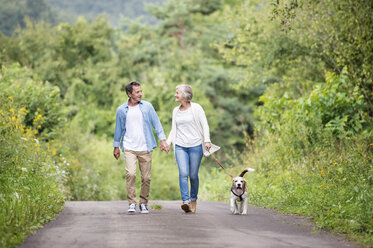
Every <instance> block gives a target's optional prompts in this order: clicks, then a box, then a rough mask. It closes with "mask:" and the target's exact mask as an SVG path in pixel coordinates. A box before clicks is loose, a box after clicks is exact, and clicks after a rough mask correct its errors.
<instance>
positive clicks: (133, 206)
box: [128, 203, 136, 213]
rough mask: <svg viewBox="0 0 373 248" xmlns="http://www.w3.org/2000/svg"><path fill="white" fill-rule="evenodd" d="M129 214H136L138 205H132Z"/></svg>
mask: <svg viewBox="0 0 373 248" xmlns="http://www.w3.org/2000/svg"><path fill="white" fill-rule="evenodd" d="M128 213H136V204H135V203H132V204H131V205H130V206H129V208H128Z"/></svg>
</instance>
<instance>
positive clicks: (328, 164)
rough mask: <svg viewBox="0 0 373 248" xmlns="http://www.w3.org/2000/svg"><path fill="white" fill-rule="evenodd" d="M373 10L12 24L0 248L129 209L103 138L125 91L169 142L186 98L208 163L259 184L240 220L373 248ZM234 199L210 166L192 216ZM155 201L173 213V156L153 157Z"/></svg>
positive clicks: (283, 9)
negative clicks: (206, 134) (96, 204)
mask: <svg viewBox="0 0 373 248" xmlns="http://www.w3.org/2000/svg"><path fill="white" fill-rule="evenodd" d="M1 1H2V2H6V1H5V0H1ZM26 2H28V1H26ZM26 2H25V3H26ZM39 2H40V3H41V5H39V7H43V9H44V10H45V11H46V12H44V14H43V16H44V15H45V16H47V14H48V15H50V13H51V12H50V9H49V7H48V5H47V1H46V2H44V1H42V0H40V1H39ZM155 3H158V1H157V2H155ZM7 4H8V5H6V6H8V7H9V8H10V7H11V6H13V5H12V4H11V3H10V1H9V2H7ZM4 6H5V5H4ZM20 6H23V7H22V13H21V14H22V15H28V14H27V13H34V12H35V11H36V10H37V9H38V8H37V7H38V6H32V5H25V4H23V5H20ZM8 7H7V8H8ZM13 7H14V6H13ZM13 7H12V11H15V12H17V10H16V9H15V8H13ZM372 7H373V6H372V3H371V2H370V1H360V2H358V3H357V2H356V1H352V0H338V1H337V0H327V1H323V3H319V2H318V1H311V0H304V1H292V0H286V1H269V2H268V1H261V0H254V1H224V2H223V1H220V0H214V1H211V0H209V1H204V0H193V1H181V0H169V1H165V2H164V4H163V5H156V4H154V5H149V6H148V11H149V13H150V14H151V15H152V16H154V17H155V18H157V19H158V22H157V23H158V24H157V25H148V24H144V23H141V22H140V21H138V20H136V21H134V20H128V19H123V27H124V29H122V28H120V29H119V28H114V27H112V26H111V25H110V24H109V21H108V20H107V19H105V18H104V17H99V18H98V19H96V20H94V21H93V22H91V23H90V22H88V21H87V20H86V19H85V18H79V19H77V21H76V22H75V23H73V24H68V23H58V22H57V23H55V22H54V21H51V20H50V21H48V19H47V18H44V19H43V18H41V17H40V18H39V17H38V18H36V17H34V19H32V18H33V16H32V15H31V14H30V15H29V16H30V18H31V19H23V20H22V25H21V26H20V27H18V29H16V30H14V27H15V25H16V24H15V23H16V22H19V21H20V20H19V18H18V19H17V21H16V20H15V21H14V23H13V24H12V25H9V26H7V27H8V28H7V29H4V30H6V31H3V33H4V35H0V67H1V70H0V102H1V104H0V141H1V147H0V161H1V165H0V189H1V191H0V246H1V247H14V246H16V245H17V244H20V243H22V241H23V239H24V238H25V237H26V236H27V235H29V234H30V233H32V232H33V231H35V230H36V229H37V228H39V227H41V226H42V225H43V224H45V223H46V222H48V221H50V220H51V219H53V218H54V216H55V214H57V213H59V212H60V211H61V210H62V209H63V206H64V202H65V201H66V200H98V201H101V200H120V199H126V189H125V170H124V163H123V160H122V159H123V158H121V159H120V160H119V161H116V160H115V159H114V158H113V155H112V150H113V148H112V138H113V131H114V125H115V111H116V108H117V107H118V106H119V105H120V104H122V103H123V102H124V101H126V99H127V98H126V96H125V92H124V87H125V85H126V84H127V83H128V82H129V81H131V80H137V81H140V82H141V83H142V86H143V91H144V99H145V100H147V101H150V102H151V103H152V104H153V106H154V107H155V109H156V111H157V113H158V115H159V117H160V119H161V121H162V124H163V127H164V129H165V132H166V134H168V132H169V131H170V127H171V115H172V114H171V111H172V109H173V108H174V107H175V106H176V103H175V102H174V91H175V86H176V85H178V84H182V83H188V84H191V85H192V86H193V88H194V100H195V101H196V102H198V103H200V104H201V105H202V106H203V107H204V109H205V112H206V114H207V118H208V120H209V125H210V129H211V136H212V141H213V143H216V144H218V145H220V146H221V147H222V149H221V150H220V151H219V152H217V153H216V157H217V158H218V159H219V160H220V161H221V162H222V163H223V165H224V166H225V167H226V168H227V171H228V172H229V173H231V174H232V175H237V174H239V172H241V171H242V170H243V169H244V168H247V167H251V168H254V169H255V172H252V173H248V174H246V175H245V177H246V179H247V181H248V183H249V185H248V189H249V192H250V204H253V205H257V206H263V207H271V208H274V209H276V210H278V211H282V212H287V213H296V214H299V215H303V216H309V217H311V218H312V219H313V221H314V223H315V225H316V227H318V228H325V229H328V230H331V231H334V232H336V233H340V234H344V235H346V237H348V238H350V239H352V240H354V241H357V242H358V243H360V244H362V245H364V246H367V247H371V246H373V192H372V188H373V167H372V165H373V161H372V158H373V157H372V149H373V148H372V146H373V140H372V115H373V109H372V106H373V103H372V99H373V98H372V86H373V82H372V78H373V77H372V66H371V64H372V57H373V52H372V51H373V47H372V42H371V41H372V40H373V32H372V27H373V24H372V18H371V13H370V12H371V11H370V10H371V9H372ZM25 8H26V9H25ZM27 8H28V9H27ZM32 8H35V9H34V12H33V11H32V10H33V9H32ZM26 10H27V11H26ZM4 13H5V12H2V11H0V20H3V19H4V18H5V17H4ZM17 13H18V12H17ZM40 13H42V12H40ZM67 14H68V13H67ZM7 20H8V19H7ZM40 20H43V22H38V21H40ZM13 30H14V31H13ZM137 183H138V185H139V184H140V181H139V178H138V181H137ZM230 185H231V181H230V178H229V177H228V176H227V175H226V174H225V173H224V171H222V170H221V168H220V167H219V166H218V165H217V164H216V163H215V161H214V160H213V159H212V158H204V159H203V162H202V166H201V170H200V200H214V201H225V202H228V199H229V197H230V192H229V188H230ZM150 197H151V199H152V200H178V199H179V198H180V197H179V186H178V171H177V166H176V164H175V162H174V157H173V153H172V151H171V152H170V153H169V154H165V153H161V152H160V151H159V149H156V150H155V151H154V153H153V167H152V186H151V193H150ZM155 208H157V206H155ZM227 211H228V208H227Z"/></svg>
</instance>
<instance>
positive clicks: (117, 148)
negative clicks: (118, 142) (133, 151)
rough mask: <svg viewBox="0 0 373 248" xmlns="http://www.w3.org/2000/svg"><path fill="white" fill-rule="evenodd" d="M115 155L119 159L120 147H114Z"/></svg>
mask: <svg viewBox="0 0 373 248" xmlns="http://www.w3.org/2000/svg"><path fill="white" fill-rule="evenodd" d="M113 155H114V157H115V158H116V159H117V160H118V158H119V157H120V150H119V147H114V151H113Z"/></svg>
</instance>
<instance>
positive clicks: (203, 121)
mask: <svg viewBox="0 0 373 248" xmlns="http://www.w3.org/2000/svg"><path fill="white" fill-rule="evenodd" d="M190 104H191V107H190V108H189V109H190V110H191V112H192V115H193V121H194V127H197V130H198V133H197V135H199V138H200V140H201V143H202V149H203V154H204V155H205V156H209V155H210V153H213V152H215V151H217V150H219V149H220V147H219V146H216V145H214V144H212V147H211V148H210V151H206V150H205V146H204V143H206V142H211V141H210V128H209V124H208V122H207V118H206V115H205V111H204V110H203V108H202V107H201V105H199V104H198V103H194V102H191V103H190ZM189 109H188V110H189ZM178 111H180V106H178V107H176V108H174V110H173V112H172V128H171V132H170V134H169V135H168V138H167V144H168V145H171V143H172V144H173V147H174V151H175V145H176V144H178V143H177V136H178V132H179V129H178V125H180V123H179V124H177V121H176V120H177V113H178ZM186 111H187V110H186ZM180 112H184V111H180ZM189 118H190V117H189ZM187 138H188V137H187ZM178 145H179V144H178ZM197 145H198V144H197Z"/></svg>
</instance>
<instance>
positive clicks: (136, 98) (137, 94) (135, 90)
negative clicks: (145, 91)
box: [128, 86, 142, 102]
mask: <svg viewBox="0 0 373 248" xmlns="http://www.w3.org/2000/svg"><path fill="white" fill-rule="evenodd" d="M128 96H129V97H130V98H131V99H132V101H133V102H140V101H141V98H142V89H141V86H133V87H132V93H128Z"/></svg>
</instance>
